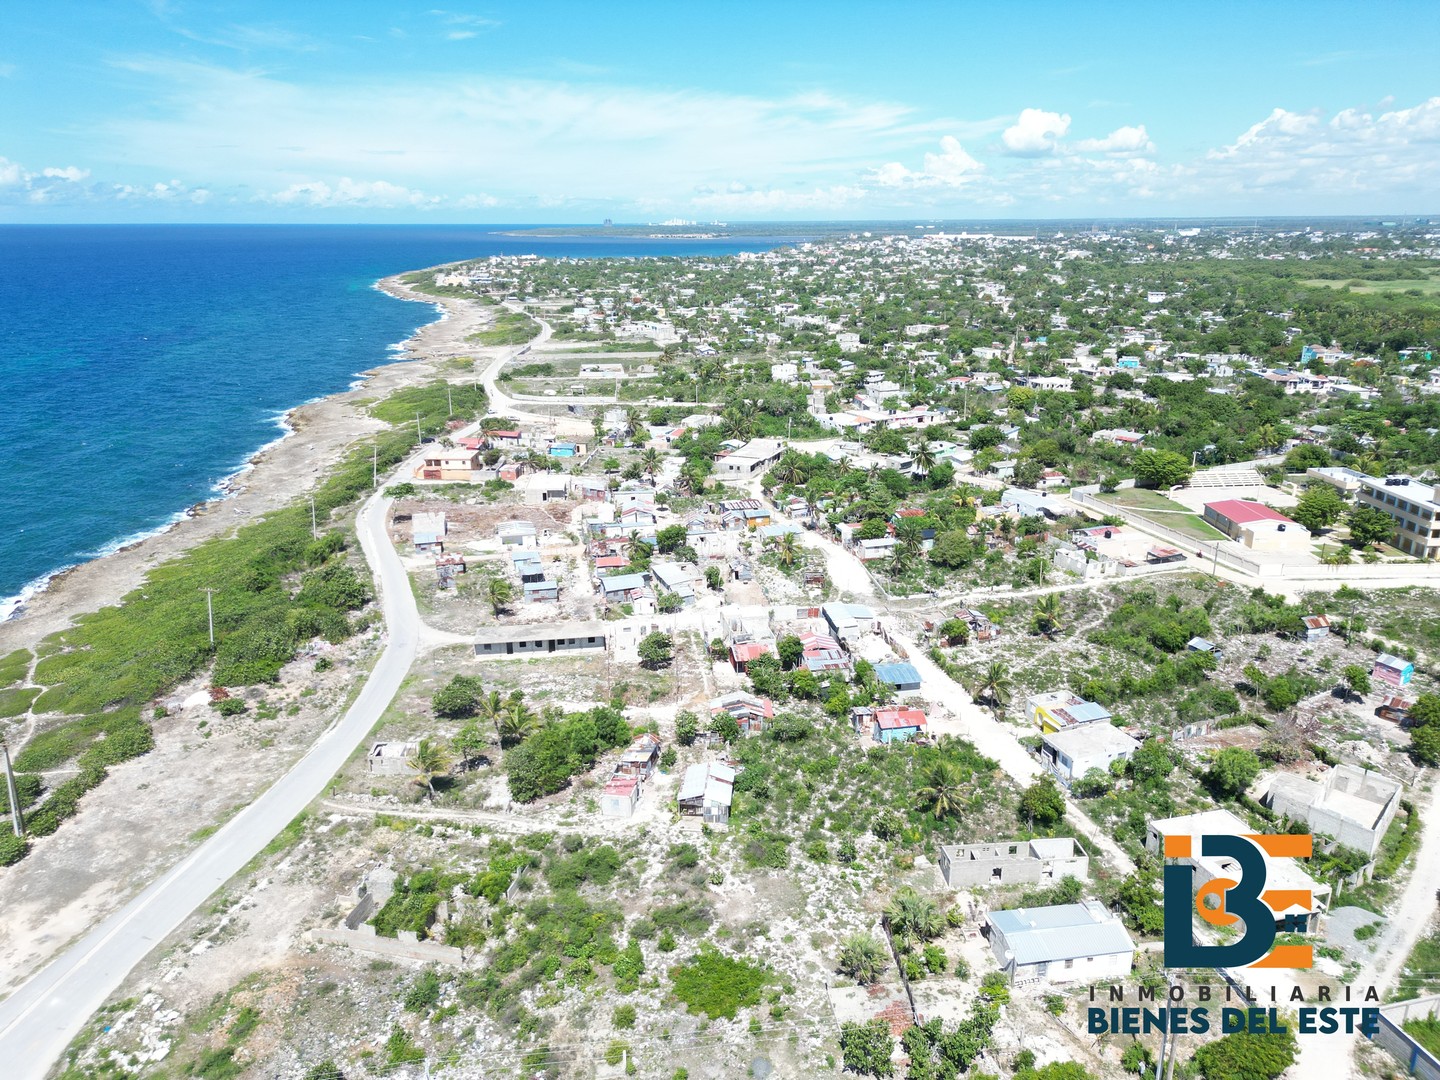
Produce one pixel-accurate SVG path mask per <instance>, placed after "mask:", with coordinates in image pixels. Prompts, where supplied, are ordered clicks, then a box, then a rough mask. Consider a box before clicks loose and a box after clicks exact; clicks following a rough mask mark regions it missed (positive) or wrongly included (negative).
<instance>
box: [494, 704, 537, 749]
mask: <svg viewBox="0 0 1440 1080" xmlns="http://www.w3.org/2000/svg"><path fill="white" fill-rule="evenodd" d="M539 724H540V718H539V717H538V716H536V715H535V710H533V709H532V708H530V706H528V705H526V704H525V703H524V702H523V701H515V700H513V699H512V700H511V702H510V704H509V706H508V707H507V708H506V710H505V712H504V714H503V715H501V717H500V745H501V746H514V745H516V744H517V743H522V742H524V741H525V740H526V739H527V738H529V736H530V735H532V734H533V733H534V731H535V729H536V728H537V727H538V726H539Z"/></svg>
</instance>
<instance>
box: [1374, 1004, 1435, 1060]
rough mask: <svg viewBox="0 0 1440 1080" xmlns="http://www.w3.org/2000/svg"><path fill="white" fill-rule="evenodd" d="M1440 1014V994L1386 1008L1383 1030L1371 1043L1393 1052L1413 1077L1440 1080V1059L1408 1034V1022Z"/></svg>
mask: <svg viewBox="0 0 1440 1080" xmlns="http://www.w3.org/2000/svg"><path fill="white" fill-rule="evenodd" d="M1437 1010H1440V994H1432V995H1430V996H1429V997H1423V998H1416V999H1415V1000H1414V1001H1401V1002H1396V1003H1395V1004H1394V1005H1386V1006H1384V1007H1383V1008H1382V1009H1381V1010H1380V1028H1379V1030H1378V1031H1376V1032H1375V1034H1374V1035H1371V1036H1369V1039H1370V1041H1371V1042H1373V1043H1374V1044H1375V1045H1376V1046H1379V1047H1381V1048H1382V1049H1384V1050H1387V1051H1389V1052H1390V1054H1391V1056H1392V1057H1394V1058H1395V1060H1396V1061H1398V1062H1400V1064H1401V1065H1404V1066H1405V1068H1406V1070H1407V1071H1408V1072H1409V1074H1410V1075H1411V1076H1418V1077H1421V1078H1422V1080H1440V1059H1437V1058H1436V1057H1435V1055H1434V1054H1432V1053H1430V1051H1428V1050H1426V1049H1425V1048H1424V1047H1423V1046H1421V1045H1420V1044H1419V1043H1417V1042H1416V1041H1415V1040H1414V1038H1412V1037H1411V1036H1410V1035H1409V1034H1408V1033H1407V1032H1406V1031H1405V1021H1406V1020H1424V1019H1426V1018H1428V1017H1433V1016H1434V1015H1435V1014H1436V1012H1437Z"/></svg>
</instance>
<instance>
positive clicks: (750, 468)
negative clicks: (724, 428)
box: [715, 439, 785, 480]
mask: <svg viewBox="0 0 1440 1080" xmlns="http://www.w3.org/2000/svg"><path fill="white" fill-rule="evenodd" d="M784 452H785V443H784V442H783V441H782V440H780V439H751V440H750V441H749V442H747V443H746V444H745V445H744V446H742V447H740V449H738V450H733V451H731V452H730V453H728V454H726V455H725V456H724V457H721V458H720V459H718V460H717V461H716V462H715V473H716V475H717V476H719V477H720V479H722V480H744V479H747V478H749V477H751V476H754V475H756V474H757V473H762V472H764V471H765V470H766V469H768V468H770V466H772V465H774V464H775V463H776V462H777V461H779V460H780V455H781V454H783V453H784Z"/></svg>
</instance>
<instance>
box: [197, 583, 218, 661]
mask: <svg viewBox="0 0 1440 1080" xmlns="http://www.w3.org/2000/svg"><path fill="white" fill-rule="evenodd" d="M200 591H201V592H203V593H204V594H205V618H206V621H208V622H209V624H210V647H211V648H212V649H213V648H214V647H215V600H214V593H215V590H214V589H201V590H200Z"/></svg>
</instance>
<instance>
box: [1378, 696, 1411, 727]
mask: <svg viewBox="0 0 1440 1080" xmlns="http://www.w3.org/2000/svg"><path fill="white" fill-rule="evenodd" d="M1414 707H1415V702H1413V701H1410V700H1408V699H1406V698H1403V697H1401V696H1400V695H1399V694H1386V695H1385V700H1384V701H1382V702H1380V705H1379V707H1378V708H1377V709H1376V710H1375V715H1376V716H1378V717H1379V718H1380V719H1381V720H1389V721H1390V722H1391V723H1392V724H1399V725H1400V726H1401V727H1406V726H1407V725H1408V724H1409V722H1410V710H1411V709H1412V708H1414Z"/></svg>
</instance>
